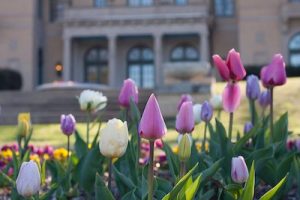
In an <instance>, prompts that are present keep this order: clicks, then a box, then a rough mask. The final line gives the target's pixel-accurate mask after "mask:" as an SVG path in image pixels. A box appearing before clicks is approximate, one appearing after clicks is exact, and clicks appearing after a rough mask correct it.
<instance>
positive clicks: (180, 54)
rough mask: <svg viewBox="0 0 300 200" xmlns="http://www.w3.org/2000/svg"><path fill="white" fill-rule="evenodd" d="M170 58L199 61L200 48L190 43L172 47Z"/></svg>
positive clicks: (174, 60) (179, 60)
mask: <svg viewBox="0 0 300 200" xmlns="http://www.w3.org/2000/svg"><path fill="white" fill-rule="evenodd" d="M170 60H171V61H173V62H182V61H198V60H199V52H198V50H197V49H196V48H195V47H193V46H190V45H180V46H177V47H175V48H174V49H172V51H171V56H170Z"/></svg>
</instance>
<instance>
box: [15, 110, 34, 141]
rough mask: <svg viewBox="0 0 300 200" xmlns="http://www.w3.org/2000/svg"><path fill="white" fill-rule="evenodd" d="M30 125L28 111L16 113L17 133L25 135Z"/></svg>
mask: <svg viewBox="0 0 300 200" xmlns="http://www.w3.org/2000/svg"><path fill="white" fill-rule="evenodd" d="M30 127H31V120H30V113H19V115H18V135H20V136H22V137H25V136H26V135H27V134H28V133H29V131H30Z"/></svg>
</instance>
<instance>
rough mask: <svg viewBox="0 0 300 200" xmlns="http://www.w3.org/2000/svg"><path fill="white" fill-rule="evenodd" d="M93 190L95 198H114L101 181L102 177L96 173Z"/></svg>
mask: <svg viewBox="0 0 300 200" xmlns="http://www.w3.org/2000/svg"><path fill="white" fill-rule="evenodd" d="M95 192H96V200H101V199H105V200H114V199H115V198H114V196H113V195H112V193H111V192H110V191H109V189H108V188H107V187H106V185H105V183H104V182H103V180H102V178H101V177H100V175H99V174H97V175H96V183H95Z"/></svg>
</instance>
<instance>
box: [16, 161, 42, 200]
mask: <svg viewBox="0 0 300 200" xmlns="http://www.w3.org/2000/svg"><path fill="white" fill-rule="evenodd" d="M16 185H17V191H18V193H19V194H20V195H21V196H23V197H30V196H32V195H34V194H37V193H38V192H39V190H40V187H41V175H40V171H39V168H38V166H37V164H36V163H35V162H34V161H32V160H31V161H29V162H23V163H22V165H21V168H20V171H19V174H18V177H17V180H16Z"/></svg>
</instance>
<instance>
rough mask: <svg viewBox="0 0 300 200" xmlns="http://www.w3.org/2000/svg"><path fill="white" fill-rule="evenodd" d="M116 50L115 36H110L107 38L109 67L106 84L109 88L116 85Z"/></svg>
mask: <svg viewBox="0 0 300 200" xmlns="http://www.w3.org/2000/svg"><path fill="white" fill-rule="evenodd" d="M116 50H117V37H116V36H115V35H110V36H109V37H108V51H109V53H108V66H109V73H108V74H109V77H108V84H109V86H110V87H115V86H116V85H117V81H116V80H117V78H116V77H117V76H116V73H117V70H116Z"/></svg>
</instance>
